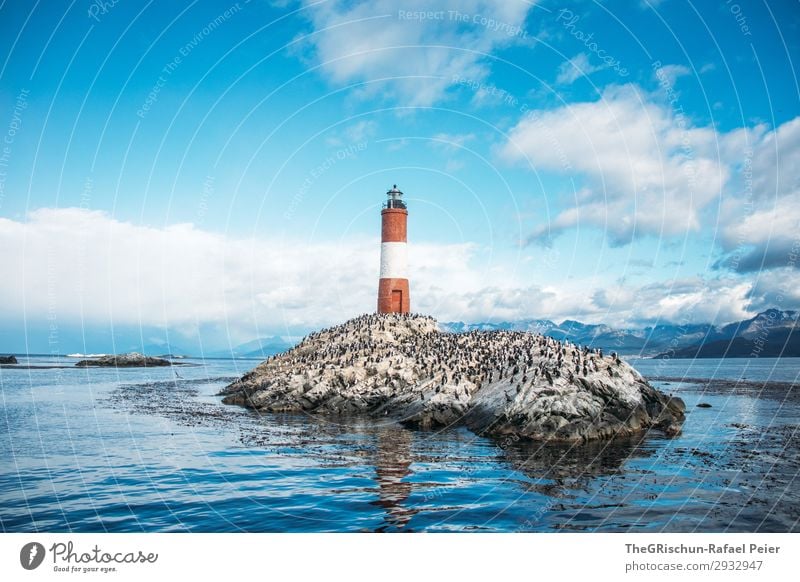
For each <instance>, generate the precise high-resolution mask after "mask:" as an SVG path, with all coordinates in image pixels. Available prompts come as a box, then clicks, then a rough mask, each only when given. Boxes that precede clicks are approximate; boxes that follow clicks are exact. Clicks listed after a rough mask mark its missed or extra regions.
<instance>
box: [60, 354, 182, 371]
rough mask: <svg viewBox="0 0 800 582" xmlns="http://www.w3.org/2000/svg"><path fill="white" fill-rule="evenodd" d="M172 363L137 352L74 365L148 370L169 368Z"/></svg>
mask: <svg viewBox="0 0 800 582" xmlns="http://www.w3.org/2000/svg"><path fill="white" fill-rule="evenodd" d="M171 365H172V362H170V361H169V360H164V359H162V358H152V357H150V356H145V355H143V354H140V353H137V352H131V353H130V354H119V355H112V356H102V357H99V358H91V359H88V360H81V361H80V362H78V363H77V364H75V366H76V367H78V368H92V367H104V368H150V367H156V366H171Z"/></svg>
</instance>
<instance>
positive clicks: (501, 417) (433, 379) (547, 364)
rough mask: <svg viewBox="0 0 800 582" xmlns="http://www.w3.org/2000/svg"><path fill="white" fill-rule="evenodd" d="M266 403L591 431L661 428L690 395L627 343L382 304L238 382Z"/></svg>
mask: <svg viewBox="0 0 800 582" xmlns="http://www.w3.org/2000/svg"><path fill="white" fill-rule="evenodd" d="M222 395H224V396H225V397H224V399H223V402H224V403H226V404H238V405H242V406H246V407H249V408H253V409H255V410H258V411H262V412H308V413H314V414H329V415H356V414H358V415H367V416H370V417H376V418H390V419H392V420H396V421H399V422H402V423H404V424H409V425H415V426H419V427H423V428H430V427H435V426H448V425H454V424H458V423H464V424H466V425H467V426H468V427H469V428H470V429H472V430H473V431H475V432H476V433H478V434H482V435H491V436H504V435H515V436H516V437H520V438H527V439H532V440H541V441H562V442H580V441H588V440H594V439H609V438H613V437H616V436H626V435H632V434H635V433H638V432H641V431H643V430H646V429H649V428H655V429H659V430H661V431H663V432H664V433H666V434H668V435H675V434H678V433H679V432H680V430H681V425H682V423H683V420H684V410H685V405H684V403H683V401H682V400H681V399H680V398H675V397H670V396H667V395H665V394H663V393H661V392H659V391H658V390H656V389H654V388H653V387H651V386H650V385H649V384H648V383H647V381H646V380H645V379H644V378H643V377H642V376H641V375H640V374H639V373H638V372H637V371H636V370H634V369H633V368H632V367H631V366H630V365H628V364H627V363H625V362H623V361H622V360H620V359H619V357H618V356H617V355H616V354H613V353H612V354H603V353H602V351H600V350H592V349H588V348H582V347H580V346H577V345H574V344H572V343H570V342H560V341H557V340H555V339H553V338H549V337H546V336H543V335H539V334H534V333H530V332H514V331H490V332H484V331H472V332H468V333H443V332H441V331H440V330H439V328H438V325H437V323H436V320H434V319H433V318H431V317H427V316H422V315H413V314H412V315H401V314H371V315H363V316H360V317H357V318H355V319H351V320H350V321H348V322H346V323H344V324H342V325H338V326H335V327H331V328H329V329H325V330H322V331H319V332H315V333H312V334H310V335H309V336H307V337H306V338H305V339H304V340H303V341H302V342H300V343H299V344H298V345H297V346H296V347H294V348H292V349H291V350H288V351H286V352H284V353H282V354H278V355H275V356H271V357H270V358H268V359H267V360H265V361H264V362H263V363H261V364H260V365H259V366H258V367H256V368H255V369H254V370H253V371H251V372H249V373H248V374H246V375H244V376H243V377H242V378H240V379H239V380H236V381H235V382H233V383H232V384H230V385H228V386H227V387H226V388H225V389H224V390H223V391H222Z"/></svg>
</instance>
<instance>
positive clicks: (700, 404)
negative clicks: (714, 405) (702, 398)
mask: <svg viewBox="0 0 800 582" xmlns="http://www.w3.org/2000/svg"><path fill="white" fill-rule="evenodd" d="M697 408H711V405H710V404H709V403H708V402H701V403H699V404H698V405H697Z"/></svg>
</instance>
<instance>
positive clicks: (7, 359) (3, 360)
mask: <svg viewBox="0 0 800 582" xmlns="http://www.w3.org/2000/svg"><path fill="white" fill-rule="evenodd" d="M17 363H18V362H17V358H16V357H14V356H0V364H17Z"/></svg>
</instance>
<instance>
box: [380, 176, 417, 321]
mask: <svg viewBox="0 0 800 582" xmlns="http://www.w3.org/2000/svg"><path fill="white" fill-rule="evenodd" d="M386 196H387V198H388V200H387V201H386V204H385V205H384V207H383V210H381V274H380V282H379V283H378V313H409V312H410V311H411V295H410V294H409V290H408V248H407V247H408V245H407V240H406V225H407V222H408V210H407V209H406V204H405V202H403V193H402V192H400V190H398V189H397V185H395V186H394V187H393V188H392V189H391V190H389V191H388V192H387V193H386Z"/></svg>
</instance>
